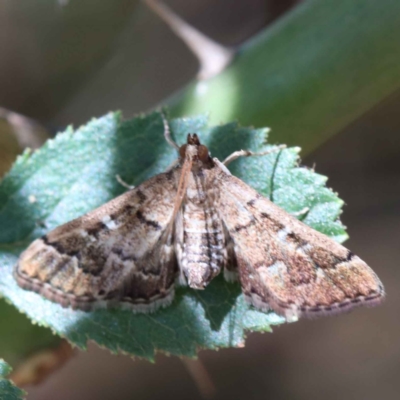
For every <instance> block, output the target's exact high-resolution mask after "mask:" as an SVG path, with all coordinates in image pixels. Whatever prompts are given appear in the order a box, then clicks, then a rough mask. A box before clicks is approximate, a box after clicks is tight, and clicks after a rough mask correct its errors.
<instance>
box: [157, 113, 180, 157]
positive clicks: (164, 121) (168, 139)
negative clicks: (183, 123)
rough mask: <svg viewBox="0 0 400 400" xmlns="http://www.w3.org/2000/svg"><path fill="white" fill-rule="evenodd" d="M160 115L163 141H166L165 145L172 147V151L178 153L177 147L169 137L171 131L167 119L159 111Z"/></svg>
mask: <svg viewBox="0 0 400 400" xmlns="http://www.w3.org/2000/svg"><path fill="white" fill-rule="evenodd" d="M160 114H161V118H162V120H163V124H164V137H165V140H166V141H167V143H168V144H169V145H170V146H172V147H173V148H174V149H176V150H178V151H179V146H178V145H177V144H176V143H175V142H174V140H173V139H172V137H171V129H170V127H169V124H168V120H167V117H166V116H165V114H164V112H163V111H160Z"/></svg>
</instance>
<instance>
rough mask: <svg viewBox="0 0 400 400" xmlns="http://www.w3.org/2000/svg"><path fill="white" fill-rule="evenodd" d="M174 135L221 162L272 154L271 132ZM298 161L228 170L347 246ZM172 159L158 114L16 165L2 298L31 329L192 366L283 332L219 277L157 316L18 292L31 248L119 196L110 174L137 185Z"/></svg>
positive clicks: (192, 122)
mask: <svg viewBox="0 0 400 400" xmlns="http://www.w3.org/2000/svg"><path fill="white" fill-rule="evenodd" d="M170 125H171V129H172V132H173V136H174V137H175V140H176V141H177V143H180V144H181V143H184V142H185V139H186V135H187V133H188V132H197V133H198V134H199V135H200V137H201V140H202V142H203V143H204V144H205V145H207V146H208V147H209V149H210V150H211V151H212V154H213V156H216V157H218V158H219V159H224V158H225V157H226V156H228V155H229V154H230V153H231V152H233V151H234V150H238V149H241V148H245V149H249V150H253V151H265V150H267V149H274V146H271V145H267V144H266V143H265V141H266V137H267V129H250V128H243V127H239V126H238V125H237V124H236V123H230V124H227V125H221V126H214V127H211V128H209V127H207V118H206V117H204V116H197V117H193V118H183V119H177V120H172V121H171V122H170ZM298 152H299V149H298V148H290V149H285V150H280V151H275V152H272V153H270V154H269V155H267V156H263V157H251V158H246V159H244V158H242V159H239V160H236V161H235V162H233V163H232V164H231V170H232V172H233V173H234V174H235V175H237V176H238V177H240V178H241V179H243V180H245V181H247V182H248V183H249V184H250V185H252V186H253V187H255V188H256V189H257V190H258V191H260V192H261V193H262V194H264V195H265V196H269V197H270V198H271V199H273V201H275V202H276V203H277V204H279V205H280V206H281V207H283V208H285V209H286V210H287V211H289V212H299V211H301V210H303V209H304V208H305V207H307V211H306V212H304V213H301V214H300V218H302V219H304V221H305V222H306V223H308V224H309V225H311V226H313V227H315V228H317V229H319V230H320V231H322V232H324V233H326V234H327V235H330V236H331V237H333V238H335V239H337V240H343V239H345V238H346V233H345V231H344V229H343V226H342V225H341V223H340V222H339V220H338V216H339V214H340V209H341V206H342V201H341V200H339V199H338V198H337V197H336V195H335V194H334V193H333V192H332V191H331V190H329V189H327V188H326V187H325V186H324V185H325V180H326V179H325V178H324V177H322V176H321V175H318V174H316V173H314V172H313V171H311V170H308V169H306V168H299V167H298V166H297V165H298ZM175 158H176V153H175V150H174V149H173V148H171V147H170V146H168V145H167V143H166V141H165V139H164V137H163V123H162V119H161V116H160V114H159V113H157V112H155V113H152V114H149V115H143V116H139V117H137V118H134V119H132V120H129V121H124V122H123V121H121V119H120V116H119V115H118V114H109V115H106V116H105V117H103V118H100V119H97V120H93V121H91V122H90V123H88V124H87V125H86V126H84V127H82V128H80V129H78V130H77V131H76V132H73V131H72V129H68V130H67V131H66V132H64V133H62V134H59V135H58V136H57V137H56V138H55V139H54V140H50V141H48V142H47V143H46V144H45V145H44V146H43V147H42V149H40V150H39V151H37V152H36V153H33V154H28V153H26V154H24V155H23V156H21V157H20V158H19V159H18V160H17V162H16V163H15V165H14V167H13V169H12V170H11V172H10V173H9V174H8V175H7V176H6V178H5V179H4V181H3V182H2V184H1V185H0V226H2V230H1V231H0V237H1V241H0V243H1V244H0V266H1V268H0V293H2V294H3V296H4V297H6V298H7V299H8V300H9V301H10V302H11V303H12V304H14V305H15V306H16V307H17V308H18V309H20V310H21V311H23V312H24V313H26V314H27V315H28V316H29V317H30V318H31V319H32V320H33V321H35V322H37V323H39V324H42V325H45V326H48V327H50V328H51V329H53V330H54V331H55V332H56V333H58V334H59V335H61V336H63V337H65V338H67V339H68V340H69V341H70V342H71V343H73V344H75V345H76V346H78V347H80V348H85V347H86V342H87V340H88V339H91V340H93V341H95V342H96V343H98V344H99V345H101V346H104V347H107V348H108V349H110V350H111V351H113V352H125V353H128V354H131V355H136V356H140V357H145V358H148V359H153V358H154V354H155V352H156V351H163V352H165V353H169V354H176V355H187V356H194V355H195V354H196V352H197V351H198V350H199V349H200V348H208V349H217V348H220V347H231V346H241V345H243V343H244V339H245V332H246V331H247V330H252V331H270V329H271V328H270V327H271V325H275V324H279V323H282V322H284V321H283V319H282V318H281V317H279V316H277V315H275V314H274V313H272V312H271V313H261V312H258V311H255V310H254V309H252V308H251V307H249V306H248V305H247V304H246V303H245V301H244V299H243V296H242V295H241V291H240V287H239V285H238V284H230V283H226V282H225V281H224V280H223V279H222V278H221V277H218V278H217V279H215V280H214V281H213V282H212V283H211V284H210V285H209V287H208V288H207V289H206V290H204V291H196V290H192V289H187V288H180V289H178V290H177V293H176V299H175V300H174V302H173V304H172V305H171V306H170V307H168V308H165V309H163V310H160V311H158V312H156V313H154V314H133V313H132V312H130V311H127V310H120V309H114V310H97V311H93V312H90V313H87V312H83V311H73V310H71V309H64V308H62V307H61V306H60V305H58V304H55V303H52V302H50V301H48V300H46V299H44V298H42V297H41V296H40V295H38V294H36V293H33V292H29V291H25V290H22V289H20V288H19V287H18V286H17V284H16V282H15V280H14V279H13V277H12V268H13V265H15V263H16V261H17V258H18V255H19V254H20V252H21V251H22V250H23V249H24V248H25V247H26V246H27V245H28V244H29V242H30V241H32V240H33V239H34V238H36V237H38V236H40V235H42V234H44V233H45V232H47V231H48V230H50V229H53V228H54V227H56V226H58V225H60V224H62V223H65V222H67V221H68V220H70V219H72V218H75V217H77V216H79V215H81V214H83V213H84V212H87V211H89V210H91V209H93V208H94V207H96V206H99V205H101V204H103V203H105V202H106V201H108V200H110V199H112V198H113V197H115V196H117V195H119V194H121V193H122V192H124V190H125V189H124V188H123V187H122V186H121V185H120V184H119V183H118V181H117V180H116V178H115V176H116V174H119V175H120V176H121V178H122V179H123V180H124V181H126V182H128V183H131V184H134V185H137V184H139V183H140V182H142V181H143V180H145V179H147V178H149V177H150V176H153V175H154V174H156V173H159V172H161V171H163V170H165V169H166V168H167V167H168V166H169V165H170V164H171V162H172V161H173V160H174V159H175Z"/></svg>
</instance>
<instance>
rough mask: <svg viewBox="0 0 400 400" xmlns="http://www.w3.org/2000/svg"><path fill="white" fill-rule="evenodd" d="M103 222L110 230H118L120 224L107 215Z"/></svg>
mask: <svg viewBox="0 0 400 400" xmlns="http://www.w3.org/2000/svg"><path fill="white" fill-rule="evenodd" d="M101 222H102V223H103V224H104V225H105V226H106V227H107V228H108V229H110V230H113V229H117V228H118V224H116V223H115V221H114V220H112V219H111V217H110V216H109V215H105V216H104V217H103V218H102V220H101Z"/></svg>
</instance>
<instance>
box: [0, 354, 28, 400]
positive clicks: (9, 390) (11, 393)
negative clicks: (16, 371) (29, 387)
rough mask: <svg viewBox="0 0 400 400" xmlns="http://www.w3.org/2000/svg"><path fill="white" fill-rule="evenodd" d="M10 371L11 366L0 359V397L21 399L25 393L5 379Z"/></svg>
mask: <svg viewBox="0 0 400 400" xmlns="http://www.w3.org/2000/svg"><path fill="white" fill-rule="evenodd" d="M10 373H11V367H10V366H9V365H8V364H7V363H6V362H5V361H4V360H2V359H0V399H1V400H21V399H23V398H25V395H26V393H25V392H24V391H23V390H21V389H20V388H18V387H17V386H15V385H14V384H13V383H12V382H10V381H9V380H8V379H7V376H8V375H9V374H10Z"/></svg>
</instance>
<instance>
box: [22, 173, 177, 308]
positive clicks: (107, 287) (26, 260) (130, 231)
mask: <svg viewBox="0 0 400 400" xmlns="http://www.w3.org/2000/svg"><path fill="white" fill-rule="evenodd" d="M177 179H178V176H177V175H176V171H172V172H170V173H166V174H160V175H157V176H155V177H153V178H151V179H149V180H147V181H145V182H143V183H142V184H141V185H140V186H138V187H137V188H135V189H133V190H130V191H129V192H127V193H125V194H123V195H121V196H119V197H117V198H116V199H114V200H112V201H110V202H109V203H106V204H105V205H103V206H101V207H99V208H98V209H96V210H94V211H91V212H89V213H88V214H86V215H84V216H82V217H80V218H77V219H75V220H73V221H71V222H69V223H67V224H65V225H61V226H60V227H58V228H56V229H55V230H53V231H51V232H49V233H48V234H47V235H45V236H43V237H42V238H39V239H37V240H36V241H35V242H33V243H32V244H31V245H30V246H29V247H28V249H27V250H26V251H25V252H24V253H22V255H21V257H20V259H19V261H18V263H17V265H16V267H15V270H14V276H15V277H16V280H17V282H18V283H19V284H20V286H22V287H23V288H25V289H29V290H33V291H35V292H38V293H40V294H42V295H43V296H45V297H47V298H48V299H50V300H52V301H56V302H58V303H60V304H62V305H63V306H72V307H73V308H79V309H83V310H91V309H93V308H96V307H102V306H105V305H110V304H115V303H117V304H123V305H125V306H129V307H130V308H132V309H133V310H134V311H139V312H141V311H152V310H154V309H155V308H156V307H157V306H162V305H167V304H169V303H170V302H171V301H172V298H173V292H174V281H175V277H176V274H177V263H176V258H175V255H174V253H173V248H172V244H168V243H167V239H166V238H165V232H166V230H167V227H168V226H169V225H170V222H171V218H172V212H173V206H174V200H175V198H176V180H177Z"/></svg>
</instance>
